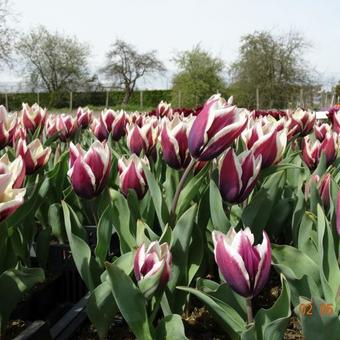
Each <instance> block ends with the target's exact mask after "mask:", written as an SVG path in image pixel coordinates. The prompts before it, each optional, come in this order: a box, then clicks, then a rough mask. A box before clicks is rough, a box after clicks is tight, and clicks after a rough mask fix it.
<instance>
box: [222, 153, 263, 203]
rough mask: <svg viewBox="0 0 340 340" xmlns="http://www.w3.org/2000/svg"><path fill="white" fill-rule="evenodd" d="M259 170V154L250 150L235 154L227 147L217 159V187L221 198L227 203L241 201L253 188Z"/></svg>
mask: <svg viewBox="0 0 340 340" xmlns="http://www.w3.org/2000/svg"><path fill="white" fill-rule="evenodd" d="M260 170H261V155H259V156H258V157H255V155H254V154H253V152H252V151H245V152H243V153H242V154H240V155H239V156H236V154H235V152H234V150H233V149H232V148H229V149H228V150H227V151H226V153H225V155H224V156H223V157H222V158H221V159H220V161H219V188H220V192H221V195H222V198H223V199H224V200H225V201H227V202H229V203H241V202H243V201H244V200H245V199H246V198H247V197H248V196H249V194H250V193H251V191H252V190H253V189H254V186H255V184H256V180H257V178H258V176H259V174H260Z"/></svg>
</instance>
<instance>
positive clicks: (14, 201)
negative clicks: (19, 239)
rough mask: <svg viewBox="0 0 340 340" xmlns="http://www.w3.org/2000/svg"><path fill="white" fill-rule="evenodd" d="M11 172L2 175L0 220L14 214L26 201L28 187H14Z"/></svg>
mask: <svg viewBox="0 0 340 340" xmlns="http://www.w3.org/2000/svg"><path fill="white" fill-rule="evenodd" d="M14 182H15V181H14V180H13V176H12V174H11V173H3V174H1V175H0V221H3V220H4V219H6V218H7V217H8V216H10V215H11V214H13V213H14V212H15V210H17V209H18V208H19V207H20V206H21V205H22V204H23V203H24V196H25V193H26V188H20V189H18V188H13V186H12V185H13V183H14Z"/></svg>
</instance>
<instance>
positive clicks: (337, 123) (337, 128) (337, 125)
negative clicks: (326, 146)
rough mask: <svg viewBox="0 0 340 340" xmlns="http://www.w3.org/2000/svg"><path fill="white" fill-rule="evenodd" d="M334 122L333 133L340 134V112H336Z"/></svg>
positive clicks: (333, 117)
mask: <svg viewBox="0 0 340 340" xmlns="http://www.w3.org/2000/svg"><path fill="white" fill-rule="evenodd" d="M332 121H333V125H332V127H333V131H334V132H336V133H340V111H339V110H334V112H333V116H332Z"/></svg>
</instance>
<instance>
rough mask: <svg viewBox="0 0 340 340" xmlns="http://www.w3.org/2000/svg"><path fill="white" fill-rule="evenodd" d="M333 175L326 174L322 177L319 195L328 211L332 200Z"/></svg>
mask: <svg viewBox="0 0 340 340" xmlns="http://www.w3.org/2000/svg"><path fill="white" fill-rule="evenodd" d="M330 192H331V174H330V173H326V174H324V175H323V176H322V178H321V180H320V185H319V193H320V197H321V201H322V203H323V205H324V207H325V208H326V209H328V208H329V203H330V199H331V196H330V195H331V194H330Z"/></svg>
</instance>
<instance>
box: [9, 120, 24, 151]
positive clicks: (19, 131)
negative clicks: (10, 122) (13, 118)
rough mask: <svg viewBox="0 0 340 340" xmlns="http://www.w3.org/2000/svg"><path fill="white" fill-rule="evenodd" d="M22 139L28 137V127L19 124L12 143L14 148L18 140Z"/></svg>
mask: <svg viewBox="0 0 340 340" xmlns="http://www.w3.org/2000/svg"><path fill="white" fill-rule="evenodd" d="M20 139H22V140H26V139H27V132H26V129H25V128H24V127H21V126H19V125H17V126H16V129H15V131H14V134H13V138H12V143H11V144H12V146H13V148H14V149H16V146H17V144H18V141H19V140H20Z"/></svg>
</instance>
